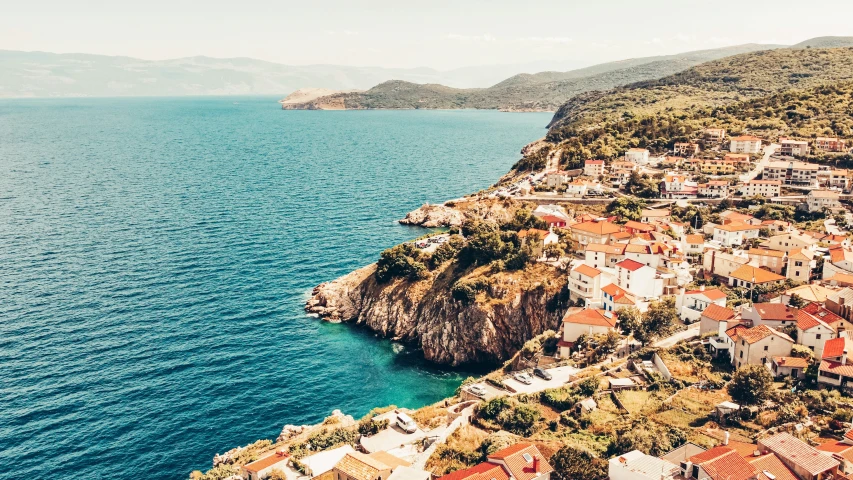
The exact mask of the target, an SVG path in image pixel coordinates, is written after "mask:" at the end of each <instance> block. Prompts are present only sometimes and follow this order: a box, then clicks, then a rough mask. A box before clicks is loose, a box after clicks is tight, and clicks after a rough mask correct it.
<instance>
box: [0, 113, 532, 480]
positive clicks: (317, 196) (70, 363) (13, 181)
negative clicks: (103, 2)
mask: <svg viewBox="0 0 853 480" xmlns="http://www.w3.org/2000/svg"><path fill="white" fill-rule="evenodd" d="M548 120H549V115H548V114H531V113H525V114H507V113H498V112H484V111H374V112H365V111H360V112H359V111H353V112H316V111H301V112H300V111H282V110H280V109H279V108H278V105H277V104H276V99H275V98H262V97H250V98H232V97H228V98H211V97H207V98H155V99H141V98H139V99H62V100H9V101H0V464H1V465H3V467H2V473H0V477H3V476H4V475H6V474H10V473H11V472H13V471H14V473H15V476H16V477H19V478H48V477H50V478H76V479H89V478H134V479H181V478H186V476H187V475H188V473H189V472H190V471H191V470H193V469H203V470H206V469H207V468H209V467H210V459H211V458H212V456H213V455H214V454H215V453H217V452H224V451H226V450H228V449H229V448H231V447H234V446H238V445H245V444H247V443H250V442H252V441H254V440H256V439H259V438H275V436H276V435H277V434H278V433H279V431H280V430H281V428H282V426H283V425H285V424H305V423H313V422H317V421H319V420H321V419H322V418H323V417H325V416H327V415H329V414H330V413H331V411H332V410H334V409H341V410H342V411H343V412H344V413H347V414H351V415H354V416H356V417H359V416H362V415H364V414H365V413H367V412H368V411H369V410H370V409H371V408H373V407H376V406H382V405H389V404H395V405H398V406H406V407H420V406H422V405H426V404H429V403H432V402H435V401H438V400H440V399H441V398H443V397H445V396H447V395H449V394H451V393H452V392H453V391H454V390H455V388H456V387H457V386H458V384H459V383H460V381H461V379H462V378H464V377H465V376H466V374H467V372H449V371H444V370H442V369H439V368H434V367H432V366H430V365H427V364H425V363H424V362H423V361H422V358H421V357H420V355H419V354H418V353H417V352H410V351H407V350H406V349H405V348H403V347H402V346H401V345H396V344H394V343H392V342H390V341H387V340H381V339H378V338H376V337H375V336H374V335H373V334H371V333H369V332H366V331H364V330H361V329H358V328H353V327H351V326H348V325H337V324H329V323H325V322H322V321H319V320H317V319H316V318H311V317H309V316H307V315H306V314H305V313H304V312H303V303H304V301H305V300H306V298H307V296H308V294H309V292H310V290H311V288H313V287H314V286H315V285H316V284H318V283H320V282H322V281H326V280H331V279H334V278H336V277H338V276H340V275H343V274H345V273H347V272H349V271H351V270H353V269H355V268H358V267H361V266H363V265H366V264H367V263H370V262H372V261H374V260H375V259H376V258H377V255H378V253H379V252H380V251H381V250H382V249H384V248H387V247H389V246H392V245H395V244H397V243H399V242H401V241H404V240H407V239H411V238H414V237H417V236H420V235H422V234H423V233H424V230H422V229H419V228H414V227H404V226H401V225H399V224H398V223H397V222H396V221H397V220H398V219H399V218H402V217H403V216H404V215H405V213H406V212H408V211H409V210H412V209H414V208H417V207H418V206H420V205H421V204H423V203H424V202H428V201H429V202H439V201H443V200H446V199H450V198H455V197H458V196H461V195H463V194H466V193H470V192H473V191H476V190H479V189H481V188H484V187H487V186H488V185H490V184H491V183H493V182H494V181H495V180H496V179H497V178H498V177H499V176H500V175H501V174H503V173H505V172H506V171H507V170H508V168H509V167H510V166H511V165H512V164H513V163H514V162H515V161H516V160H517V159H518V158H519V153H518V152H519V149H520V148H521V147H522V146H523V145H525V144H526V143H528V142H530V141H532V140H535V139H536V138H539V137H541V136H543V135H544V133H545V129H544V127H545V125H546V123H547V122H548Z"/></svg>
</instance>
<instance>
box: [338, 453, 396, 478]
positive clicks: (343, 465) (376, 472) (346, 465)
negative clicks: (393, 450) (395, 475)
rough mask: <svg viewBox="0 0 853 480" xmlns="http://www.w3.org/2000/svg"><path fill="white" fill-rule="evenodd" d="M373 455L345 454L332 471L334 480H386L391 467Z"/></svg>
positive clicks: (389, 474)
mask: <svg viewBox="0 0 853 480" xmlns="http://www.w3.org/2000/svg"><path fill="white" fill-rule="evenodd" d="M383 453H384V452H383ZM373 455H374V454H370V455H365V454H363V453H360V452H352V453H347V454H346V455H345V456H344V458H342V459H341V461H339V462H338V463H337V464H335V468H333V469H332V472H333V474H334V480H388V477H389V476H391V471H392V470H393V467H392V466H390V465H387V464H386V463H384V462H382V461H380V460H377V459H376V458H374V457H373Z"/></svg>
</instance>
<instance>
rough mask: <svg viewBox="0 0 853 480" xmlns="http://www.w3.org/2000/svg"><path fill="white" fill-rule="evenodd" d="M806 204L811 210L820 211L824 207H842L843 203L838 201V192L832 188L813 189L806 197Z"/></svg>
mask: <svg viewBox="0 0 853 480" xmlns="http://www.w3.org/2000/svg"><path fill="white" fill-rule="evenodd" d="M806 204H807V205H808V207H809V211H810V212H818V211H821V210H823V209H824V208H828V209H833V208H839V207H841V203H840V202H839V201H838V192H833V191H832V190H812V191H811V192H809V195H808V197H806Z"/></svg>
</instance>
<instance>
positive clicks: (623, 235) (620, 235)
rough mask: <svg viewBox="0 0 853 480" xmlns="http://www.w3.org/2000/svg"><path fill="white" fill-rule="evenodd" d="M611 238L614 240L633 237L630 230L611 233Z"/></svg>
mask: <svg viewBox="0 0 853 480" xmlns="http://www.w3.org/2000/svg"><path fill="white" fill-rule="evenodd" d="M610 238H612V239H614V240H622V239H623V238H631V234H630V233H628V232H616V233H614V234H611V235H610Z"/></svg>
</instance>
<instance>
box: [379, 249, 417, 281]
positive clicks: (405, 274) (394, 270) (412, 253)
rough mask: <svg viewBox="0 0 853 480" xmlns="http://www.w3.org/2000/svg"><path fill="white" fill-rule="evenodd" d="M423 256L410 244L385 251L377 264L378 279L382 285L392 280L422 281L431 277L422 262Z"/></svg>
mask: <svg viewBox="0 0 853 480" xmlns="http://www.w3.org/2000/svg"><path fill="white" fill-rule="evenodd" d="M422 256H423V254H422V253H421V251H420V250H418V248H417V247H415V246H414V245H412V244H409V243H403V244H401V245H397V246H395V247H391V248H389V249H387V250H384V251H383V252H382V253H381V254H380V255H379V260H378V261H377V262H376V279H377V280H378V281H379V282H380V283H384V282H387V281H389V280H391V279H392V278H407V279H409V280H422V279H424V278H426V277H427V276H428V275H429V273H428V271H427V268H426V265H424V264H423V262H421V258H422Z"/></svg>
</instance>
